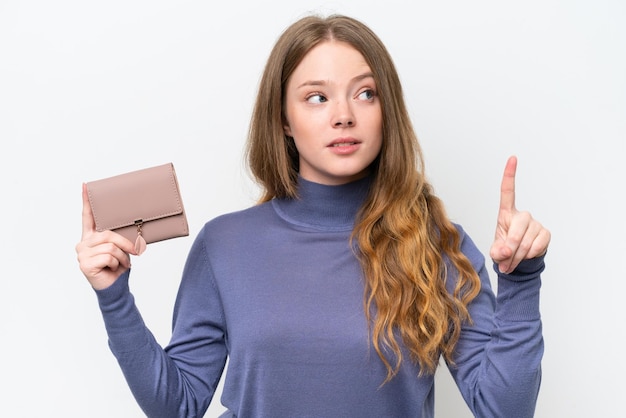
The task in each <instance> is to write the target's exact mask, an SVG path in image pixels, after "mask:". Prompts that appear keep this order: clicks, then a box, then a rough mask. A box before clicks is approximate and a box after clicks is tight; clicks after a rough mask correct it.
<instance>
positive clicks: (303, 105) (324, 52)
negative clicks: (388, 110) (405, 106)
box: [284, 41, 383, 185]
mask: <svg viewBox="0 0 626 418" xmlns="http://www.w3.org/2000/svg"><path fill="white" fill-rule="evenodd" d="M285 117H286V124H285V126H284V130H285V134H286V135H288V136H290V137H292V138H293V139H294V142H295V145H296V148H297V149H298V153H299V154H300V175H301V176H302V177H303V178H305V179H306V180H309V181H312V182H315V183H321V184H328V185H338V184H344V183H348V182H350V181H353V180H357V179H359V178H362V177H364V176H365V175H367V173H368V167H369V166H370V164H371V163H372V161H374V159H375V158H376V156H377V155H378V153H379V152H380V149H381V146H382V140H383V139H382V111H381V107H380V100H379V99H378V95H377V91H376V84H375V82H374V77H373V75H372V71H371V69H370V67H369V66H368V65H367V63H366V62H365V59H364V58H363V56H362V55H361V53H359V52H358V51H357V50H356V49H354V48H353V47H352V46H350V45H349V44H347V43H344V42H338V41H325V42H323V43H321V44H319V45H317V46H316V47H315V48H313V49H311V51H309V52H308V54H307V55H305V57H304V59H303V60H302V62H301V63H300V64H299V65H298V66H297V67H296V69H295V71H294V72H293V74H291V77H290V78H289V80H288V81H287V86H286V98H285Z"/></svg>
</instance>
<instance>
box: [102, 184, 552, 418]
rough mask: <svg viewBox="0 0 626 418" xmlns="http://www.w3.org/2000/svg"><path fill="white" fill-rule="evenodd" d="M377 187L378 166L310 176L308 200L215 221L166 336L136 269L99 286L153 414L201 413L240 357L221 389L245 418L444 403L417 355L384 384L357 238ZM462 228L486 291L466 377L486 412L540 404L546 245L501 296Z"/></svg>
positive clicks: (463, 345)
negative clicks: (138, 290) (373, 182)
mask: <svg viewBox="0 0 626 418" xmlns="http://www.w3.org/2000/svg"><path fill="white" fill-rule="evenodd" d="M368 187H369V180H368V179H363V180H359V181H356V182H353V183H350V184H346V185H341V186H324V185H320V184H315V183H311V182H308V181H305V180H303V179H300V184H299V193H300V198H299V199H293V200H292V199H275V200H273V201H271V202H267V203H264V204H261V205H257V206H254V207H251V208H248V209H246V210H243V211H239V212H235V213H230V214H226V215H223V216H220V217H217V218H216V219H213V220H212V221H210V222H208V223H207V224H206V225H205V226H204V227H203V229H202V230H201V231H200V232H199V234H198V236H197V237H196V239H195V241H194V243H193V245H192V248H191V250H190V253H189V256H188V259H187V263H186V265H185V269H184V272H183V277H182V281H181V284H180V289H179V293H178V296H177V300H176V304H175V308H174V319H173V330H172V337H171V341H170V343H169V344H168V346H167V347H166V348H165V349H162V348H161V347H160V346H159V345H158V343H157V342H156V341H155V339H154V337H153V336H152V334H151V333H150V331H149V330H148V329H147V328H146V327H145V325H144V323H143V321H142V319H141V316H140V313H139V311H138V310H137V308H136V305H135V303H134V299H133V296H132V294H131V293H130V290H129V286H128V278H129V274H130V273H129V271H127V272H126V273H124V274H123V275H122V276H121V277H120V278H119V279H118V280H117V282H115V283H114V284H113V285H112V286H111V287H109V288H107V289H105V290H102V291H98V292H97V295H98V300H99V303H100V307H101V310H102V313H103V317H104V320H105V325H106V328H107V332H108V335H109V342H110V347H111V350H112V352H113V354H114V355H115V356H116V358H117V360H118V362H119V364H120V366H121V368H122V370H123V372H124V375H125V377H126V379H127V381H128V384H129V386H130V388H131V390H132V392H133V394H134V396H135V398H136V399H137V402H138V403H139V405H140V406H141V408H142V409H143V410H144V412H145V413H146V414H147V415H148V416H150V417H167V418H173V417H201V416H202V415H203V414H204V412H205V411H206V409H207V408H208V405H209V403H210V402H211V399H212V397H213V394H214V392H215V389H216V386H217V384H218V381H219V380H220V377H221V375H222V372H223V370H224V367H225V364H226V360H227V359H228V370H227V371H226V379H225V384H224V388H223V394H222V397H221V402H222V403H223V405H224V406H225V407H226V408H228V410H229V411H230V412H231V413H232V415H234V416H237V417H240V418H246V417H267V418H281V417H289V418H293V417H298V418H303V417H315V418H323V417H358V418H365V417H374V418H381V417H398V418H405V417H432V416H434V410H433V408H434V384H433V381H434V380H433V377H432V376H429V375H424V376H421V377H420V376H418V375H419V368H418V366H416V365H415V364H412V363H411V362H410V361H404V362H403V364H402V367H401V369H400V371H399V373H398V375H397V376H396V377H395V378H394V379H393V380H391V381H390V382H388V383H386V384H384V385H381V384H382V383H383V381H384V379H385V376H386V369H385V367H384V365H383V363H382V362H381V360H380V359H379V358H378V355H377V354H376V352H375V351H374V350H373V348H372V346H371V343H370V341H369V338H368V327H367V323H366V320H365V315H364V311H363V275H362V271H361V269H360V266H359V264H358V262H357V260H356V258H355V256H354V254H353V252H352V249H351V247H350V242H349V236H350V233H351V231H352V227H353V224H354V219H355V215H356V212H357V210H358V209H359V207H360V205H361V204H362V202H363V200H364V199H365V196H366V194H367V190H368ZM458 228H459V231H460V232H461V237H462V241H461V246H462V251H463V252H464V254H465V255H466V256H467V257H468V258H469V260H470V261H471V263H472V265H473V266H474V267H475V269H476V271H477V272H478V274H479V275H480V278H481V280H482V290H481V293H480V295H479V296H478V297H477V298H476V299H475V300H474V302H473V303H472V304H471V306H470V312H471V315H472V318H473V320H474V323H473V325H471V326H469V325H467V326H465V328H464V329H463V331H462V334H461V338H460V340H459V343H458V346H457V356H456V365H455V366H454V367H451V372H452V376H453V377H454V379H455V380H456V383H457V385H458V387H459V390H460V392H461V394H462V395H463V397H464V399H465V400H466V402H467V404H468V406H469V408H470V409H471V410H472V412H473V413H474V414H475V415H476V416H480V417H513V416H514V417H531V416H532V415H533V412H534V408H535V403H536V399H537V394H538V390H539V384H540V379H541V368H540V363H541V357H542V353H543V340H542V334H541V321H540V315H539V288H540V273H541V271H542V270H543V266H544V264H543V258H538V259H533V260H527V261H524V262H523V263H521V264H520V265H519V266H518V268H517V269H516V270H515V271H514V272H513V273H512V274H509V275H505V274H501V273H499V272H498V271H497V267H494V268H495V270H496V273H498V297H497V298H496V297H495V296H494V294H493V291H492V289H491V286H490V282H489V277H488V273H487V270H486V268H485V260H484V257H483V256H482V255H481V253H480V252H479V251H478V249H477V248H476V246H475V245H474V243H473V242H472V241H471V239H470V238H469V237H468V236H467V235H466V233H465V232H464V231H463V230H462V228H461V227H460V226H459V227H458ZM454 281H455V278H454V277H450V278H449V280H448V285H449V286H450V287H452V286H453V285H454ZM405 357H406V358H408V356H405Z"/></svg>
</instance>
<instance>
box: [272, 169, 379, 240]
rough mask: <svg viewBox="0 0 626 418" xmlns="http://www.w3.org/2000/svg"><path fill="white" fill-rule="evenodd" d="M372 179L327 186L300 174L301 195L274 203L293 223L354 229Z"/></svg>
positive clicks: (333, 228) (316, 226)
mask: <svg viewBox="0 0 626 418" xmlns="http://www.w3.org/2000/svg"><path fill="white" fill-rule="evenodd" d="M371 182H372V179H371V177H365V178H362V179H360V180H356V181H353V182H351V183H347V184H342V185H339V186H328V185H325V184H319V183H313V182H311V181H308V180H305V179H303V178H302V177H299V178H298V194H299V197H298V198H296V199H274V200H273V201H272V204H273V206H274V209H275V210H276V212H277V213H278V215H279V216H280V217H282V218H283V219H285V220H286V221H287V222H289V223H292V224H294V225H299V226H302V227H308V228H313V229H317V230H323V231H344V230H351V229H352V228H353V227H354V220H355V218H356V214H357V212H358V211H359V209H360V208H361V205H362V204H363V202H364V201H365V198H366V197H367V193H368V191H369V187H370V184H371Z"/></svg>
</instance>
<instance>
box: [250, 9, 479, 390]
mask: <svg viewBox="0 0 626 418" xmlns="http://www.w3.org/2000/svg"><path fill="white" fill-rule="evenodd" d="M329 40H336V41H340V42H345V43H348V44H350V45H352V46H353V47H354V48H355V49H356V50H358V51H359V52H360V53H361V54H362V55H363V57H364V58H365V60H366V62H367V63H368V64H369V66H370V68H371V70H372V72H373V74H374V79H375V81H376V86H377V93H378V97H379V98H380V102H381V109H382V118H383V123H382V125H383V126H382V129H383V144H382V149H381V152H380V154H379V156H378V158H377V159H376V160H375V161H374V162H373V163H372V167H371V173H372V178H373V179H372V185H371V188H370V191H369V194H368V197H367V199H366V200H365V202H364V204H363V206H362V207H361V209H360V211H359V214H358V216H357V220H356V223H355V227H354V230H353V232H352V240H353V242H355V243H356V245H355V248H356V253H357V254H356V255H357V257H358V259H359V262H360V264H361V266H362V269H363V272H364V276H365V294H364V309H365V313H366V316H367V319H368V323H369V324H370V336H371V339H372V344H373V346H374V348H375V350H376V352H377V353H378V356H379V357H380V358H381V360H382V362H383V363H384V365H385V367H386V368H387V378H386V380H385V382H387V381H389V380H390V379H391V378H393V377H394V376H395V375H396V374H397V372H398V370H399V368H400V364H401V362H402V361H403V356H402V350H401V348H400V343H399V342H398V338H401V340H402V343H403V344H404V346H405V347H406V348H407V349H408V352H409V354H410V357H411V360H413V361H415V362H417V363H419V366H420V370H421V373H422V374H424V373H428V374H433V373H434V372H435V370H436V368H437V365H438V363H439V358H440V356H443V357H444V358H445V359H446V360H447V361H448V362H450V363H451V364H453V363H454V347H455V345H456V343H457V341H458V339H459V335H460V331H461V326H462V325H463V324H464V323H466V322H467V323H471V318H470V315H469V311H468V308H467V307H468V304H469V303H470V302H471V300H472V299H473V298H474V297H475V296H476V295H477V294H478V292H479V290H480V280H479V278H478V275H477V273H476V271H475V270H474V268H473V267H472V265H471V264H470V262H469V261H468V259H467V258H466V257H465V256H464V255H463V254H462V253H461V251H460V242H459V241H460V237H459V233H458V231H457V229H456V228H455V226H454V225H453V224H452V222H451V221H450V220H449V219H448V217H447V215H446V212H445V208H444V205H443V203H442V202H441V200H440V199H439V198H437V197H436V196H435V195H434V193H433V189H432V186H431V185H430V184H429V183H428V182H427V180H426V177H425V171H424V161H423V156H422V151H421V149H420V146H419V143H418V141H417V136H416V134H415V132H414V129H413V126H412V123H411V121H410V118H409V115H408V112H407V109H406V105H405V103H404V97H403V92H402V86H401V84H400V80H399V77H398V74H397V71H396V69H395V66H394V64H393V61H392V59H391V57H390V55H389V53H388V51H387V49H386V48H385V46H384V45H383V43H382V42H381V41H380V39H379V38H378V36H377V35H375V34H374V33H373V32H372V31H371V30H370V29H369V28H368V27H367V26H366V25H364V24H363V23H361V22H360V21H358V20H355V19H353V18H350V17H347V16H341V15H331V16H327V17H321V16H315V15H312V16H307V17H304V18H302V19H300V20H298V21H296V22H295V23H293V24H292V25H291V26H289V27H288V28H287V29H286V30H285V31H284V32H283V33H282V35H281V36H280V37H279V39H278V40H277V42H276V44H275V46H274V48H273V49H272V51H271V53H270V56H269V58H268V61H267V64H266V66H265V70H264V72H263V75H262V78H261V80H260V84H259V91H258V95H257V99H256V103H255V106H254V109H253V114H252V119H251V123H250V129H249V137H248V144H247V149H246V156H247V160H248V164H249V167H250V170H251V172H252V174H253V176H254V177H255V179H256V180H257V181H258V183H259V184H260V185H261V187H262V189H263V195H262V197H261V198H260V202H265V201H268V200H271V199H273V198H295V197H297V177H298V168H299V164H298V151H297V150H296V149H295V146H294V143H293V141H289V140H288V138H287V137H286V135H285V133H284V131H283V126H284V113H283V103H284V94H285V87H286V84H287V80H288V79H289V77H290V75H291V74H292V73H293V71H294V70H295V68H296V67H297V66H298V64H299V63H300V62H301V60H302V59H303V57H304V56H305V55H306V54H307V52H308V51H310V50H311V49H312V48H313V47H314V46H316V45H318V44H319V43H321V42H325V41H329ZM449 270H451V271H453V272H455V273H456V275H457V278H456V279H457V280H456V284H455V289H454V292H453V293H452V294H450V293H449V292H448V291H447V289H446V277H447V276H448V274H449V273H450V271H449ZM389 350H391V351H389Z"/></svg>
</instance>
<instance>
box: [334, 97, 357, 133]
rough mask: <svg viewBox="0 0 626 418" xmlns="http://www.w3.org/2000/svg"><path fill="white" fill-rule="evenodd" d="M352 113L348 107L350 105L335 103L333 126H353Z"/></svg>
mask: <svg viewBox="0 0 626 418" xmlns="http://www.w3.org/2000/svg"><path fill="white" fill-rule="evenodd" d="M355 122H356V121H355V118H354V113H353V112H352V109H351V107H350V103H348V102H342V103H337V105H336V106H335V115H334V116H333V126H335V127H347V126H354V124H355Z"/></svg>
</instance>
